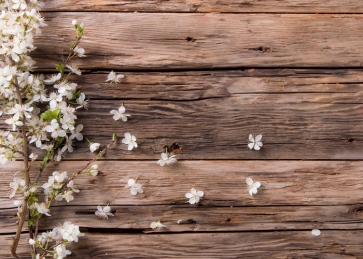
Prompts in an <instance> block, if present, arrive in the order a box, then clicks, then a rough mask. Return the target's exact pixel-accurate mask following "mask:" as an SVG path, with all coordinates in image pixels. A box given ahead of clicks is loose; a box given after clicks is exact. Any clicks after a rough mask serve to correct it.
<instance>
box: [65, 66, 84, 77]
mask: <svg viewBox="0 0 363 259" xmlns="http://www.w3.org/2000/svg"><path fill="white" fill-rule="evenodd" d="M66 67H67V68H68V69H69V70H70V71H71V72H72V73H73V74H76V75H79V76H80V75H81V74H82V72H81V70H79V68H78V67H76V66H71V65H66Z"/></svg>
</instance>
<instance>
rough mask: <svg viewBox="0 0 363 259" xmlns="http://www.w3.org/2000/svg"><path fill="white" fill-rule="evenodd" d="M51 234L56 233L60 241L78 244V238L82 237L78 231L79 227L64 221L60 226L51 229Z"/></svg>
mask: <svg viewBox="0 0 363 259" xmlns="http://www.w3.org/2000/svg"><path fill="white" fill-rule="evenodd" d="M53 232H58V234H59V235H60V236H61V237H62V239H63V240H67V241H68V242H73V241H74V242H78V237H81V236H84V234H82V233H81V232H80V231H79V226H77V225H75V224H72V223H71V222H70V221H65V222H64V223H63V225H62V226H59V227H57V228H55V229H53Z"/></svg>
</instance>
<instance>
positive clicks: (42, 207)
mask: <svg viewBox="0 0 363 259" xmlns="http://www.w3.org/2000/svg"><path fill="white" fill-rule="evenodd" d="M34 205H35V208H36V209H37V211H38V212H39V213H40V214H45V215H47V216H50V214H49V208H47V205H46V204H45V203H44V202H42V203H41V204H39V203H37V202H36V203H34Z"/></svg>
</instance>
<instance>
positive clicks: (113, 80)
mask: <svg viewBox="0 0 363 259" xmlns="http://www.w3.org/2000/svg"><path fill="white" fill-rule="evenodd" d="M124 77H125V75H123V74H119V75H116V73H115V72H113V71H111V72H110V73H109V74H108V76H107V80H106V82H110V83H121V81H122V79H124Z"/></svg>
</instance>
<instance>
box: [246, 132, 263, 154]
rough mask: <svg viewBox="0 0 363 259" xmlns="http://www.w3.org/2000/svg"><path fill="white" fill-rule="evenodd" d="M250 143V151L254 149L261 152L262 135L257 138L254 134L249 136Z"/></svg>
mask: <svg viewBox="0 0 363 259" xmlns="http://www.w3.org/2000/svg"><path fill="white" fill-rule="evenodd" d="M248 139H249V141H250V143H249V144H248V147H249V148H250V149H254V150H260V148H261V147H262V146H263V144H262V142H261V139H262V135H261V134H259V135H257V136H256V137H254V136H253V135H252V134H250V136H249V138H248Z"/></svg>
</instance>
